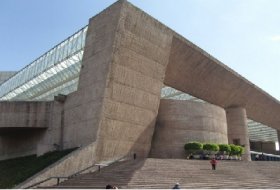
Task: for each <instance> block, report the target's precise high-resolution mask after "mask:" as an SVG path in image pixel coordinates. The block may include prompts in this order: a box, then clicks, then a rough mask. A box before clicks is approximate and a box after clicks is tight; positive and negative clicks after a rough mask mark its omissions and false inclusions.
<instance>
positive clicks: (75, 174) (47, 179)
mask: <svg viewBox="0 0 280 190" xmlns="http://www.w3.org/2000/svg"><path fill="white" fill-rule="evenodd" d="M133 155H134V156H135V154H133ZM129 157H130V154H127V155H126V156H123V157H121V158H119V159H117V160H113V161H111V162H109V163H108V164H93V165H91V166H88V167H86V168H84V169H82V170H79V171H78V172H75V173H74V174H71V175H69V176H68V177H66V176H53V177H49V178H46V179H44V180H41V181H38V182H36V183H34V184H32V185H29V186H27V187H25V188H23V189H30V188H31V187H35V186H37V185H40V184H42V183H44V182H47V181H50V180H52V179H56V180H57V183H56V185H58V184H59V183H60V179H71V178H73V177H76V176H78V175H79V174H81V173H83V172H84V171H86V170H88V169H90V168H93V167H96V166H98V171H99V172H100V171H101V166H104V167H107V166H110V165H111V164H113V163H116V162H119V161H121V160H124V159H125V158H129ZM134 159H135V157H134Z"/></svg>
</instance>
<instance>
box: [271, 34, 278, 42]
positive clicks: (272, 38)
mask: <svg viewBox="0 0 280 190" xmlns="http://www.w3.org/2000/svg"><path fill="white" fill-rule="evenodd" d="M270 40H271V41H275V42H276V41H280V35H275V36H272V37H270Z"/></svg>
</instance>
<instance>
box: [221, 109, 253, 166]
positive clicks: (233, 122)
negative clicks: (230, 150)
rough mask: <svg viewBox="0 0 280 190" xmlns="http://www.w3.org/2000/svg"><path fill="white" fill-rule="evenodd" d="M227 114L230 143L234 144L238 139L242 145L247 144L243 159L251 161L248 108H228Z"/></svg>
mask: <svg viewBox="0 0 280 190" xmlns="http://www.w3.org/2000/svg"><path fill="white" fill-rule="evenodd" d="M226 115H227V125H228V141H229V144H234V143H235V141H237V142H238V143H239V144H240V145H242V146H245V153H244V155H243V157H242V159H243V160H245V161H250V160H251V156H250V143H249V135H248V127H247V115H246V110H245V109H244V108H242V107H232V108H227V109H226ZM235 144H236V143H235Z"/></svg>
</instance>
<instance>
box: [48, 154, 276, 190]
mask: <svg viewBox="0 0 280 190" xmlns="http://www.w3.org/2000/svg"><path fill="white" fill-rule="evenodd" d="M279 174H280V163H279V162H275V161H271V162H243V161H219V163H218V166H217V170H215V171H213V170H211V169H210V164H209V161H207V160H206V161H202V160H181V159H154V158H153V159H152V158H149V159H146V160H136V161H134V160H131V161H125V162H118V163H115V164H113V165H111V166H109V167H105V168H103V169H102V170H101V172H94V173H89V174H82V175H80V176H77V177H76V178H72V179H69V180H67V181H64V182H62V183H61V184H59V185H58V186H54V187H52V188H64V189H68V188H80V189H84V188H91V189H100V188H105V186H106V184H112V185H115V186H117V187H119V188H132V189H134V188H137V189H142V188H149V189H150V188H151V189H162V188H171V187H172V186H173V185H174V183H175V182H179V183H180V184H181V188H207V189H212V188H280V179H278V176H279ZM45 188H50V187H45Z"/></svg>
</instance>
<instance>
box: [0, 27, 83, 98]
mask: <svg viewBox="0 0 280 190" xmlns="http://www.w3.org/2000/svg"><path fill="white" fill-rule="evenodd" d="M86 32H87V26H86V27H84V28H82V29H81V30H79V31H78V32H76V33H75V34H73V35H72V36H70V37H69V38H67V39H66V40H64V41H63V42H61V43H60V44H58V45H57V46H55V47H54V48H52V49H51V50H49V51H48V52H46V53H45V54H44V55H42V56H41V57H39V58H38V59H36V60H35V61H33V62H32V63H30V64H29V65H27V66H26V67H25V68H23V69H22V70H21V71H19V72H18V73H17V74H15V75H14V76H12V77H11V78H9V79H8V80H7V81H5V82H4V83H3V84H1V85H0V100H1V101H5V100H24V101H32V100H53V98H54V96H55V95H57V94H69V93H71V92H73V91H75V90H76V89H77V84H78V77H79V72H80V68H81V60H82V57H83V49H84V46H85V38H86Z"/></svg>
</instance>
